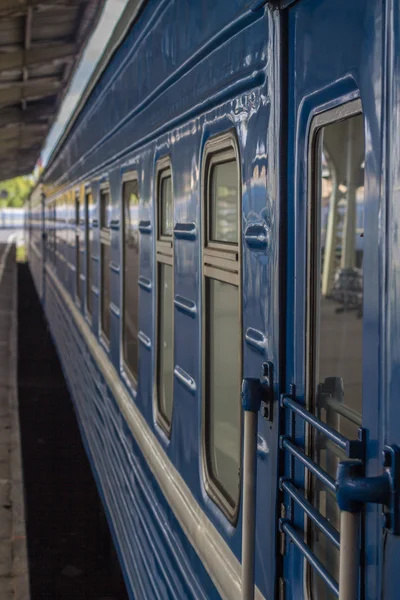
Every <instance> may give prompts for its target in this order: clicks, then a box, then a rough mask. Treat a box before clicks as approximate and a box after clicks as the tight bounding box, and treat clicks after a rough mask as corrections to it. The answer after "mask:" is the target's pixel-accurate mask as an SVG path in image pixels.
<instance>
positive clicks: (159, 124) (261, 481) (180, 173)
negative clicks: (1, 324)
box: [26, 0, 400, 600]
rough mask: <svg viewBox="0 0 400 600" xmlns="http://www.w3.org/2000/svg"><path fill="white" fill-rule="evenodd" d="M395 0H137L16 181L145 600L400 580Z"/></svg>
mask: <svg viewBox="0 0 400 600" xmlns="http://www.w3.org/2000/svg"><path fill="white" fill-rule="evenodd" d="M399 75H400V4H399V3H398V2H395V1H394V0H352V1H351V2H348V0H297V1H290V0H281V1H279V0H275V1H272V0H271V1H270V2H268V1H266V0H229V1H228V0H196V2H194V1H191V0H147V1H144V0H142V1H140V0H131V1H129V2H128V4H127V8H126V11H125V13H124V16H123V18H122V20H121V22H120V24H119V26H118V28H117V29H116V31H115V32H114V34H113V37H112V39H111V41H110V43H109V45H108V47H107V49H106V51H105V53H104V55H103V57H102V59H101V60H100V63H99V65H98V67H97V68H96V70H95V72H94V74H93V76H92V78H91V80H90V81H89V84H88V87H87V89H86V91H85V93H84V95H83V98H82V100H81V101H80V102H79V104H78V106H77V108H76V110H75V112H74V114H73V116H72V118H71V120H70V122H69V124H68V126H67V128H66V130H65V132H64V134H63V135H62V137H61V139H60V141H59V142H58V144H57V146H56V148H55V150H54V151H53V153H52V155H51V157H50V160H49V162H48V164H47V166H46V168H45V170H44V172H43V174H42V176H41V180H40V182H39V184H38V186H37V187H36V188H35V190H34V192H33V193H32V195H31V198H30V200H29V202H28V204H27V207H26V210H27V220H26V234H27V237H28V246H29V265H30V269H31V272H32V275H33V278H34V281H35V285H36V287H37V290H38V293H39V295H40V297H41V301H42V303H43V307H44V310H45V313H46V317H47V319H48V323H49V327H50V330H51V332H52V335H53V337H54V340H55V343H56V346H57V349H58V353H59V356H60V359H61V362H62V366H63V370H64V373H65V377H66V379H67V382H68V385H69V388H70V391H71V396H72V398H73V401H74V404H75V408H76V413H77V416H78V420H79V423H80V426H81V432H82V438H83V440H84V443H85V446H86V450H87V453H88V456H89V458H90V461H91V465H92V467H93V472H94V475H95V478H96V482H97V485H98V489H99V493H100V495H101V497H102V500H103V503H104V506H105V508H106V511H107V515H108V519H109V524H110V528H111V530H112V533H113V539H114V542H115V546H116V548H117V551H118V554H119V558H120V562H121V565H122V568H123V572H124V576H125V580H126V586H127V590H128V593H129V595H130V597H131V598H135V599H146V600H152V599H164V598H165V599H167V598H168V599H169V598H174V599H178V600H186V599H203V600H214V599H219V598H223V599H225V600H236V599H243V600H253V599H257V600H262V599H265V600H292V599H296V600H310V599H314V600H331V599H333V598H340V600H356V599H364V600H377V599H381V600H397V599H398V598H399V588H400V569H399V564H400V537H399V533H400V520H399V486H400V480H399V473H400V472H399V468H400V466H399V465H400V462H399V461H400V454H399V452H400V451H399V448H398V446H397V444H399V445H400V406H398V404H399V397H398V395H399V389H400V368H399V365H400V343H399V340H400V238H399V231H400V192H399V190H400V151H399V147H400V146H399V140H400V76H399Z"/></svg>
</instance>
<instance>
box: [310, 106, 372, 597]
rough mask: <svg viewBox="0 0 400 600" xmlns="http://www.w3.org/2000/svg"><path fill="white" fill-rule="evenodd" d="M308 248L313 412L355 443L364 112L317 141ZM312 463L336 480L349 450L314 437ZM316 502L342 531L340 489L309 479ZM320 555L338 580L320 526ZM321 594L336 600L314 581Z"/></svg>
mask: <svg viewBox="0 0 400 600" xmlns="http://www.w3.org/2000/svg"><path fill="white" fill-rule="evenodd" d="M312 145H313V146H312V160H311V185H312V186H313V191H312V195H311V199H310V200H311V201H310V206H309V244H308V265H309V275H310V276H309V277H308V281H309V282H310V283H309V286H310V289H309V296H308V307H309V308H308V329H309V336H308V340H309V342H308V348H307V352H306V356H307V357H308V360H309V366H308V393H307V397H308V398H309V399H310V403H311V406H310V409H312V410H313V411H314V413H315V414H316V416H318V417H319V418H320V419H321V420H322V421H324V422H325V423H327V424H328V425H329V426H330V427H332V428H333V429H335V430H336V431H338V432H340V433H341V434H342V435H344V436H345V437H347V438H349V439H357V435H358V428H359V426H360V425H361V414H362V340H363V333H362V332H363V247H364V129H363V117H362V115H361V114H358V115H355V116H351V117H350V118H347V119H344V120H341V121H337V122H334V123H330V124H327V125H325V126H324V127H322V128H320V129H319V130H317V131H316V132H315V135H314V137H313V139H312ZM310 446H311V454H312V456H313V459H314V460H315V461H316V462H317V463H318V464H319V466H321V467H322V468H323V469H324V470H325V471H326V472H327V473H328V474H329V475H330V476H331V477H332V478H335V477H336V468H337V465H338V462H339V461H340V460H343V459H345V458H346V456H345V455H344V453H343V451H341V450H340V449H338V448H337V447H336V446H335V445H334V444H332V443H329V440H327V438H326V436H324V435H321V434H318V433H317V432H312V434H311V432H310ZM310 490H311V498H312V501H313V503H314V504H315V506H316V508H317V509H318V510H319V512H320V513H321V514H322V515H323V516H325V517H326V518H327V519H328V520H329V521H330V523H331V524H332V525H333V527H335V528H336V529H337V530H339V509H338V506H337V502H336V498H335V495H334V493H333V492H331V491H329V490H327V488H326V487H325V486H324V485H323V484H322V483H321V482H320V481H319V480H317V479H316V478H315V477H311V478H310ZM312 544H313V550H314V552H315V554H316V555H317V557H318V558H319V560H320V561H321V562H322V563H323V565H324V566H325V568H326V569H327V570H328V572H329V573H330V575H331V576H332V577H333V578H334V579H335V580H336V581H338V578H339V550H338V549H337V548H336V547H335V546H334V545H333V543H332V542H331V541H329V539H328V538H327V537H326V536H324V535H323V534H322V533H321V532H319V530H317V528H315V527H314V528H313V530H312ZM312 585H313V591H314V597H315V598H318V600H323V599H326V600H328V599H329V600H330V599H331V598H333V597H334V595H333V594H332V592H330V591H329V590H328V588H327V587H326V586H325V584H324V583H323V582H322V580H321V579H320V578H319V577H317V576H315V577H313V584H312Z"/></svg>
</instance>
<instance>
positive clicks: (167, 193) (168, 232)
mask: <svg viewBox="0 0 400 600" xmlns="http://www.w3.org/2000/svg"><path fill="white" fill-rule="evenodd" d="M172 211H173V206H172V177H171V172H170V171H169V169H165V170H164V171H162V172H161V174H160V234H161V236H164V237H171V236H172V229H173V212H172Z"/></svg>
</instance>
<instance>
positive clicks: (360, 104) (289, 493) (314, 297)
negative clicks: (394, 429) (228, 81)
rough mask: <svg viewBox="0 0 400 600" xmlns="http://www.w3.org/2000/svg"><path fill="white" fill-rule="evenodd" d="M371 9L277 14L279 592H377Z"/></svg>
mask: <svg viewBox="0 0 400 600" xmlns="http://www.w3.org/2000/svg"><path fill="white" fill-rule="evenodd" d="M381 11H382V3H381V2H378V1H375V0H353V1H352V2H350V3H349V2H348V1H347V0H300V1H299V2H297V3H294V4H292V5H291V6H290V7H289V8H288V9H287V12H286V13H285V17H284V19H286V21H285V26H286V36H285V37H286V44H287V48H288V62H287V92H288V104H287V111H288V112H287V118H288V120H287V123H288V146H287V152H288V154H287V174H288V180H287V181H288V183H287V185H288V188H287V191H288V194H287V205H286V209H287V245H286V248H285V249H286V256H285V260H286V292H285V293H286V315H287V319H286V333H285V337H286V339H285V343H284V346H285V364H286V373H285V381H284V382H283V388H284V391H285V393H284V394H283V395H282V397H281V411H282V412H281V425H282V428H281V432H282V435H281V438H280V448H281V450H282V461H281V477H280V490H281V506H280V512H281V514H280V519H279V531H280V536H281V538H280V547H279V551H280V553H281V555H282V578H281V579H280V581H279V589H280V595H281V597H283V598H286V599H292V598H296V599H301V598H310V599H311V598H313V599H315V600H332V599H334V598H337V597H340V598H343V599H344V598H346V599H354V600H356V598H365V599H366V600H368V599H369V600H376V599H377V598H379V597H380V589H381V588H380V586H381V582H380V574H381V565H382V552H383V539H384V529H383V528H382V504H381V503H380V501H381V498H382V495H381V496H380V497H378V496H379V494H378V493H376V495H375V496H374V497H373V496H372V495H370V496H369V497H368V494H366V493H365V492H366V487H365V488H364V492H363V491H362V489H361V487H362V486H361V485H360V484H361V483H362V482H364V483H366V486H367V487H368V485H369V483H371V484H372V480H368V481H367V480H366V479H363V477H365V476H367V477H371V476H377V475H381V474H384V475H385V476H386V474H387V472H386V471H385V466H384V465H383V464H382V460H381V455H382V450H383V449H384V448H383V439H382V435H381V425H382V423H381V420H380V419H381V408H380V405H381V397H382V393H383V391H382V390H383V388H384V384H385V382H384V379H383V376H382V369H381V368H380V365H381V364H382V356H383V354H382V353H383V352H384V344H383V341H384V336H383V335H382V331H381V321H382V307H383V306H384V304H385V299H384V298H383V297H382V291H381V290H382V289H383V287H382V282H383V278H384V276H385V274H384V269H383V255H382V252H383V250H382V248H383V243H382V242H383V239H382V235H383V232H382V228H381V223H382V222H384V221H382V219H383V215H384V214H385V212H384V211H385V202H384V197H383V196H382V190H381V166H382V155H381V148H382V144H381V139H382V119H383V114H382V73H383V55H382V48H384V43H383V36H384V15H383V14H382V12H381ZM391 460H392V458H390V457H387V462H390V461H391ZM346 461H347V462H346ZM339 463H342V466H343V468H344V471H343V482H344V484H346V485H347V484H348V483H349V482H351V481H352V482H353V483H354V485H355V489H356V492H355V497H356V498H357V502H356V503H354V504H352V503H351V499H350V498H349V496H348V494H347V495H346V491H347V490H348V486H347V487H346V485H343V486H342V487H341V488H340V489H341V490H343V498H342V500H341V508H345V509H346V510H342V511H341V510H340V508H339V506H338V499H337V495H336V491H337V489H336V480H337V468H338V465H339ZM353 469H354V470H353ZM353 476H354V477H353ZM387 481H389V479H388V480H387ZM384 485H386V483H384ZM353 491H354V490H353ZM357 494H358V496H357ZM363 494H364V495H363ZM367 500H373V502H368V503H366V501H367ZM389 512H390V511H389ZM389 512H388V511H386V516H384V518H385V519H386V521H385V522H384V527H385V528H386V529H385V530H386V531H387V532H390V530H391V529H392V526H393V522H391V515H390V514H389ZM339 588H340V590H339Z"/></svg>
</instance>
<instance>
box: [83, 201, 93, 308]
mask: <svg viewBox="0 0 400 600" xmlns="http://www.w3.org/2000/svg"><path fill="white" fill-rule="evenodd" d="M93 211H94V203H93V194H92V192H91V190H86V193H85V221H86V314H87V315H88V316H89V317H91V316H92V279H93V278H92V272H93V268H92V255H93V250H94V247H93Z"/></svg>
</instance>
